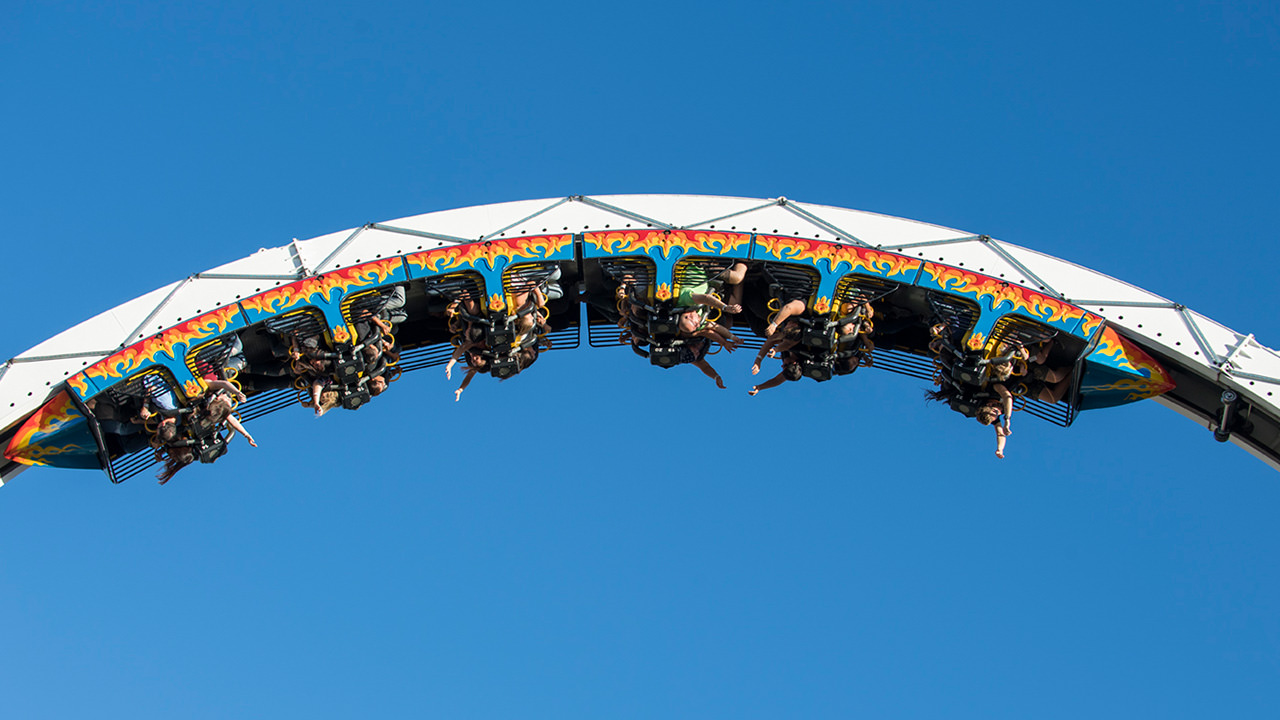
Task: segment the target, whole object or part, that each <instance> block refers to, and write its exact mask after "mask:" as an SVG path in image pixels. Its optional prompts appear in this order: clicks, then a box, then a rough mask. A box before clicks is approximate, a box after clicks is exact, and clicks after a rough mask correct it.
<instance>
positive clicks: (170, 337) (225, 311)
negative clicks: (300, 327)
mask: <svg viewBox="0 0 1280 720" xmlns="http://www.w3.org/2000/svg"><path fill="white" fill-rule="evenodd" d="M239 312H240V308H238V307H237V306H235V305H228V306H226V307H223V308H219V309H217V310H214V311H213V312H210V313H205V314H204V315H201V316H199V317H197V318H195V319H193V320H189V321H187V322H185V323H182V324H181V325H176V326H174V327H171V328H169V329H168V330H165V331H164V332H162V333H159V334H157V335H152V336H151V337H149V338H147V339H145V340H142V341H140V342H137V343H134V344H133V345H130V346H129V347H127V348H125V349H123V350H121V351H119V352H117V353H115V354H113V355H111V356H109V357H107V358H105V359H103V360H99V361H98V362H96V363H94V364H93V365H90V366H89V367H88V368H85V370H84V372H83V375H85V376H86V377H91V378H103V379H108V380H109V379H112V378H122V377H126V376H128V375H129V374H131V373H133V372H134V371H136V370H138V369H140V368H141V367H142V366H143V365H145V364H146V363H148V362H152V361H154V360H155V358H156V357H157V356H159V355H161V354H165V355H168V356H169V357H171V358H174V359H175V360H176V359H177V357H176V356H175V355H174V352H173V351H174V348H176V347H177V346H178V345H181V344H186V346H187V347H191V345H192V344H194V343H195V341H197V340H203V339H204V338H207V337H212V336H213V335H217V334H220V333H221V332H222V331H224V330H226V328H227V326H229V325H230V324H231V322H232V320H233V319H234V318H235V316H236V314H237V313H239ZM76 388H77V389H79V388H80V385H79V384H77V385H76ZM84 391H85V392H87V391H88V387H87V386H86V387H85V388H84Z"/></svg>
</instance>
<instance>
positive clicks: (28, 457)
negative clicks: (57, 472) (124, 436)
mask: <svg viewBox="0 0 1280 720" xmlns="http://www.w3.org/2000/svg"><path fill="white" fill-rule="evenodd" d="M73 452H90V449H89V448H86V447H81V446H80V445H76V444H75V443H68V444H66V445H63V446H61V447H48V446H46V445H32V446H31V447H28V448H25V449H24V450H23V453H22V454H21V455H16V456H14V457H11V458H9V459H10V460H13V461H14V462H19V463H22V464H23V465H48V464H49V463H47V462H45V461H44V459H45V458H47V457H51V456H54V455H65V454H67V453H73ZM94 452H96V450H95V451H94Z"/></svg>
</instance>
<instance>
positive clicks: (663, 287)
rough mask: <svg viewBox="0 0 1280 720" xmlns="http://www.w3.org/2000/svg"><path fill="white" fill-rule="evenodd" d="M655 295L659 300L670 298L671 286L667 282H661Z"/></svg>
mask: <svg viewBox="0 0 1280 720" xmlns="http://www.w3.org/2000/svg"><path fill="white" fill-rule="evenodd" d="M654 297H656V298H658V299H659V300H670V299H671V286H670V285H668V284H667V283H659V284H658V289H657V292H655V293H654Z"/></svg>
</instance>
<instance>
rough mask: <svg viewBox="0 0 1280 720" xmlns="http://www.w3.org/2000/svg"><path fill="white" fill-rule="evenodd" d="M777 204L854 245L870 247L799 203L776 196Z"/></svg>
mask: <svg viewBox="0 0 1280 720" xmlns="http://www.w3.org/2000/svg"><path fill="white" fill-rule="evenodd" d="M778 204H779V205H781V206H782V207H783V209H784V210H787V211H789V212H791V214H793V215H798V216H800V217H802V218H804V219H805V220H808V221H809V222H811V223H813V224H814V225H817V226H818V227H820V228H822V229H823V230H826V231H828V232H830V233H831V234H833V235H835V236H836V237H837V238H843V239H845V240H849V241H851V242H852V243H854V244H855V245H861V246H862V247H871V245H870V244H869V243H866V242H864V241H863V240H862V239H861V238H859V237H858V236H857V235H854V234H852V233H847V232H845V231H844V230H841V229H840V228H838V227H836V226H835V225H832V224H831V223H829V222H827V221H826V220H823V219H822V218H820V217H818V216H817V215H814V214H813V213H811V212H809V211H808V210H805V209H804V208H802V207H800V206H799V205H796V204H795V203H791V202H788V201H787V199H786V198H778Z"/></svg>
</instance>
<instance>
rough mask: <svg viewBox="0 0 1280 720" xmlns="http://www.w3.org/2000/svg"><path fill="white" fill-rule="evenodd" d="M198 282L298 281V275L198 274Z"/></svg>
mask: <svg viewBox="0 0 1280 720" xmlns="http://www.w3.org/2000/svg"><path fill="white" fill-rule="evenodd" d="M194 277H195V279H196V280H297V279H298V276H297V275H251V274H247V273H246V274H240V273H196V274H195V275H194Z"/></svg>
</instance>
